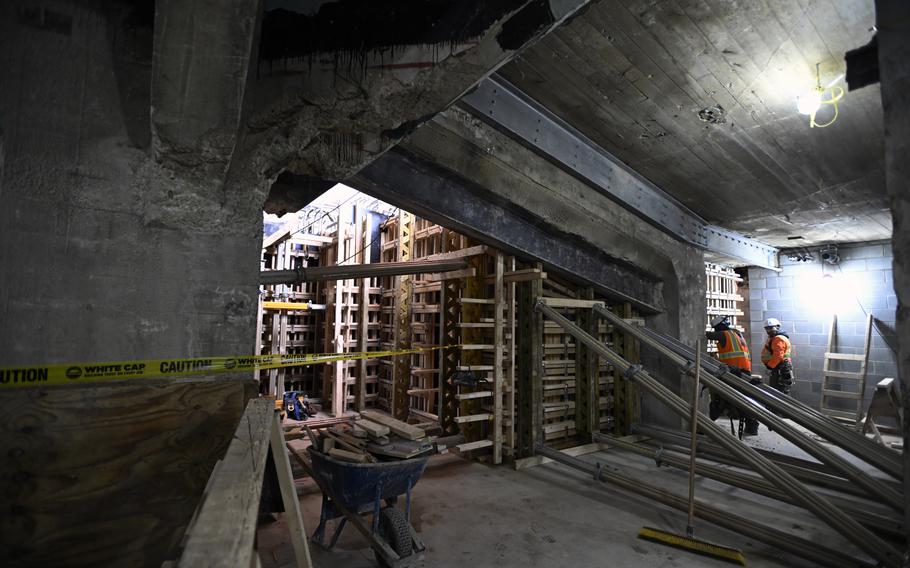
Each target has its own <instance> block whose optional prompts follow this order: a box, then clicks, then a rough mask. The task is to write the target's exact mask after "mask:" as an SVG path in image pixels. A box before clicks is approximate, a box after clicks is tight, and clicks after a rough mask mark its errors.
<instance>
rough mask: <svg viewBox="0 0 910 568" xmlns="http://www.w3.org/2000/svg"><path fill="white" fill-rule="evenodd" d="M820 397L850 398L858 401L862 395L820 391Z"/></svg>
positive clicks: (828, 390) (827, 390) (826, 390)
mask: <svg viewBox="0 0 910 568" xmlns="http://www.w3.org/2000/svg"><path fill="white" fill-rule="evenodd" d="M822 396H830V397H833V398H852V399H858V398H862V396H863V395H862V393H858V392H848V391H836V390H830V389H822Z"/></svg>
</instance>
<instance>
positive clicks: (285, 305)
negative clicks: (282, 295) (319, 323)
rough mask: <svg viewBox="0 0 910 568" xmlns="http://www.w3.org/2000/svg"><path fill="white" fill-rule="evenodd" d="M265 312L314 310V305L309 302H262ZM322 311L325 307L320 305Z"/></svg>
mask: <svg viewBox="0 0 910 568" xmlns="http://www.w3.org/2000/svg"><path fill="white" fill-rule="evenodd" d="M262 309H263V310H303V311H306V310H312V309H313V304H310V303H309V302H262ZM320 309H325V306H322V305H320Z"/></svg>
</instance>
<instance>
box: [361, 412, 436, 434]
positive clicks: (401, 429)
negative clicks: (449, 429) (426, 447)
mask: <svg viewBox="0 0 910 568" xmlns="http://www.w3.org/2000/svg"><path fill="white" fill-rule="evenodd" d="M360 414H361V416H363V417H365V418H367V419H368V420H371V421H373V422H376V423H377V424H382V425H383V426H388V427H389V429H390V430H391V431H392V432H393V433H394V434H396V435H397V436H401V437H402V438H404V439H406V440H420V439H422V438H425V437H426V436H427V433H426V432H424V431H423V430H421V429H420V428H417V427H416V426H411V425H410V424H408V423H406V422H402V421H401V420H396V419H395V418H392V417H391V416H386V415H385V414H382V413H381V412H377V411H375V410H364V411H363V412H361V413H360Z"/></svg>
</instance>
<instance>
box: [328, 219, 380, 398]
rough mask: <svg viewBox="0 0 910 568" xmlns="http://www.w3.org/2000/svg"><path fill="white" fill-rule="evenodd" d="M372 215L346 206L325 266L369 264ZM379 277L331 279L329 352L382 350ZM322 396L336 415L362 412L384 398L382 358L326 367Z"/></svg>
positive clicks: (331, 364) (329, 287) (333, 237)
mask: <svg viewBox="0 0 910 568" xmlns="http://www.w3.org/2000/svg"><path fill="white" fill-rule="evenodd" d="M370 219H371V217H370V215H369V213H367V214H366V215H361V216H360V217H356V216H355V215H354V214H353V210H352V209H350V208H349V209H346V210H342V212H341V213H339V216H338V221H337V222H336V224H335V228H334V230H332V231H331V233H330V234H329V235H327V236H328V237H329V238H330V239H331V242H329V243H327V244H326V245H325V246H324V247H323V248H322V257H321V263H322V265H323V266H333V265H340V264H368V263H369V261H370V248H371V246H370V245H371V240H370V234H371V232H372V231H371V230H370V222H371V220H370ZM377 280H378V279H377V278H358V279H347V280H337V281H334V280H332V281H326V282H324V283H323V284H322V295H323V298H324V301H325V306H326V308H325V318H324V323H323V334H322V345H323V352H324V353H351V352H358V351H377V350H379V348H380V337H379V329H380V321H379V313H380V303H379V297H380V294H381V288H380V286H379V285H378V284H379V283H378V281H377ZM322 379H323V381H322V398H323V401H327V402H329V403H330V407H327V406H326V404H325V403H324V404H323V407H326V408H331V412H332V414H333V415H335V416H341V415H343V414H344V413H345V412H346V411H349V410H363V409H364V408H370V407H373V406H375V405H376V403H377V401H378V399H379V389H378V382H379V359H378V358H376V359H359V360H351V361H337V362H335V363H330V364H327V365H324V366H323V367H322Z"/></svg>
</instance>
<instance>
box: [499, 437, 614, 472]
mask: <svg viewBox="0 0 910 568" xmlns="http://www.w3.org/2000/svg"><path fill="white" fill-rule="evenodd" d="M608 449H610V445H609V444H604V443H600V442H592V443H590V444H584V445H583V446H575V447H572V448H566V449H564V450H560V451H561V452H562V453H564V454H566V455H567V456H572V457H578V456H583V455H586V454H593V453H594V452H602V451H605V450H608ZM547 463H553V460H551V459H550V458H545V457H543V456H531V457H527V458H521V459H517V460H515V469H516V470H522V469H528V468H531V467H536V466H538V465H544V464H547Z"/></svg>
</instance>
